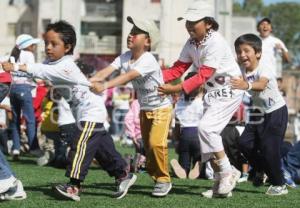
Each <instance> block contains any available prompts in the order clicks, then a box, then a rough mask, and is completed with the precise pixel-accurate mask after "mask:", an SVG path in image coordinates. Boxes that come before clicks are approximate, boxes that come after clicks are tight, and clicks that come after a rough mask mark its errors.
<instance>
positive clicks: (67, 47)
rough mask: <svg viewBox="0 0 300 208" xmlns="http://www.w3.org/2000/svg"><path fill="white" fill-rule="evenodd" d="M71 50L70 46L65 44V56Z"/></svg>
mask: <svg viewBox="0 0 300 208" xmlns="http://www.w3.org/2000/svg"><path fill="white" fill-rule="evenodd" d="M71 48H72V46H71V44H67V45H66V46H65V54H67V53H68V52H69V51H70V50H71Z"/></svg>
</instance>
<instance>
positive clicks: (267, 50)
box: [260, 35, 288, 76]
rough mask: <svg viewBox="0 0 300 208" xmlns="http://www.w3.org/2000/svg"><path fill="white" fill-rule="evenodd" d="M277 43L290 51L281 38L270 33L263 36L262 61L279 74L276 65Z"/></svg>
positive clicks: (286, 50)
mask: <svg viewBox="0 0 300 208" xmlns="http://www.w3.org/2000/svg"><path fill="white" fill-rule="evenodd" d="M276 44H280V45H281V47H282V48H283V50H284V51H285V52H288V49H287V48H286V46H285V44H284V43H283V42H282V41H281V40H280V39H279V38H276V37H274V36H272V35H269V36H268V37H266V38H262V55H261V59H260V62H261V63H263V64H264V65H266V66H268V67H269V68H270V69H271V70H272V72H273V73H274V74H275V75H276V76H278V75H277V71H276V69H277V65H276V53H278V51H277V49H276Z"/></svg>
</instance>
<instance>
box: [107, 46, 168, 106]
mask: <svg viewBox="0 0 300 208" xmlns="http://www.w3.org/2000/svg"><path fill="white" fill-rule="evenodd" d="M131 57H132V53H131V51H127V52H125V53H123V54H122V55H120V56H119V57H117V58H116V59H115V60H114V61H113V62H112V63H111V66H112V67H114V68H116V69H119V70H123V71H124V72H128V71H130V70H132V69H133V70H136V71H138V72H139V73H140V76H139V77H137V78H135V79H134V80H132V81H131V82H132V85H133V88H134V89H135V90H136V92H137V97H138V101H139V104H140V107H141V110H154V109H158V108H162V107H166V106H170V105H171V98H170V97H164V96H159V95H158V91H157V88H158V87H159V86H160V85H162V84H164V81H163V75H162V72H161V69H160V66H159V64H158V62H157V61H156V59H155V57H154V56H153V55H152V54H151V53H150V52H145V53H143V54H142V55H141V57H139V59H138V60H136V61H135V62H133V63H131V62H130V60H131Z"/></svg>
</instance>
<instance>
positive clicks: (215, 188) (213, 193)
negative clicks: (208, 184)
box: [201, 173, 232, 199]
mask: <svg viewBox="0 0 300 208" xmlns="http://www.w3.org/2000/svg"><path fill="white" fill-rule="evenodd" d="M213 180H214V181H215V182H214V185H213V187H212V189H209V190H207V191H204V192H202V193H201V195H202V196H203V197H205V198H209V199H211V198H213V197H215V198H228V197H232V192H229V193H228V194H219V193H218V189H219V184H220V174H219V173H215V174H214V178H213Z"/></svg>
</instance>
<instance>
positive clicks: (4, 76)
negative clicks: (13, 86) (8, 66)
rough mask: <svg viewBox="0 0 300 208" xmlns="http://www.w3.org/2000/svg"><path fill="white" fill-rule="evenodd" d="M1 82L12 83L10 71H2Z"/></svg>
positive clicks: (0, 74) (0, 73)
mask: <svg viewBox="0 0 300 208" xmlns="http://www.w3.org/2000/svg"><path fill="white" fill-rule="evenodd" d="M0 83H11V76H10V73H8V72H0Z"/></svg>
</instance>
